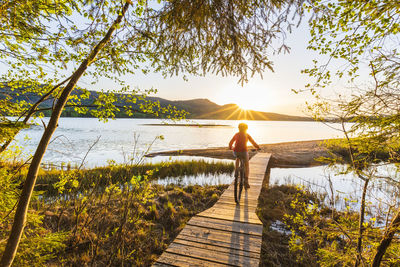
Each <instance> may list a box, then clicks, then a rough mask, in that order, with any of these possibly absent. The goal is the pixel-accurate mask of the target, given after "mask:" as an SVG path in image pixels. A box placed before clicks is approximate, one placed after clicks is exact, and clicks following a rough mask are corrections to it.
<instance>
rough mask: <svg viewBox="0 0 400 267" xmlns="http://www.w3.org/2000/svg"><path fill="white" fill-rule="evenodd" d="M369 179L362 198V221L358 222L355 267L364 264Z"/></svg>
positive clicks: (366, 180)
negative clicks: (366, 200) (363, 239)
mask: <svg viewBox="0 0 400 267" xmlns="http://www.w3.org/2000/svg"><path fill="white" fill-rule="evenodd" d="M368 183H369V179H368V178H367V179H365V180H364V187H363V192H362V197H361V206H360V220H359V222H358V238H357V259H356V262H355V264H354V266H358V265H359V264H360V263H361V262H362V260H363V259H362V237H363V233H364V225H363V224H364V217H365V216H364V214H365V197H366V194H367V189H368Z"/></svg>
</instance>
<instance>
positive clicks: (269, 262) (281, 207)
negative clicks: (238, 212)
mask: <svg viewBox="0 0 400 267" xmlns="http://www.w3.org/2000/svg"><path fill="white" fill-rule="evenodd" d="M297 193H298V189H297V188H296V187H295V186H292V185H279V186H272V187H269V188H263V189H262V191H261V194H260V198H259V204H258V210H257V215H258V216H259V218H260V220H261V221H262V222H263V237H262V240H263V242H262V245H261V259H260V266H266V267H267V266H319V265H318V264H317V261H316V258H315V257H311V255H308V256H310V257H308V258H307V259H306V260H305V261H304V262H301V263H299V262H298V261H297V259H296V257H295V255H294V254H293V253H291V252H290V251H289V238H290V235H289V234H288V233H285V232H284V230H286V231H287V229H285V228H283V229H281V230H282V231H277V230H274V229H273V228H271V226H272V225H273V224H274V223H276V222H283V221H284V216H285V214H295V213H296V211H295V210H293V208H292V207H291V205H290V203H291V202H292V201H293V200H294V199H295V197H296V194H297ZM303 197H304V201H306V200H307V199H308V198H312V196H311V195H304V196H303Z"/></svg>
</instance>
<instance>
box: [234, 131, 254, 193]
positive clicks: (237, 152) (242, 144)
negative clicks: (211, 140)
mask: <svg viewBox="0 0 400 267" xmlns="http://www.w3.org/2000/svg"><path fill="white" fill-rule="evenodd" d="M238 128H239V132H238V133H236V134H235V135H234V136H233V138H232V139H231V141H230V142H229V149H232V145H233V143H235V146H234V148H233V155H234V156H235V158H236V162H235V169H237V168H238V167H239V158H241V159H243V161H244V164H245V175H244V177H245V182H244V183H245V184H244V187H245V188H246V189H247V188H250V185H249V153H248V152H247V142H248V141H250V142H251V143H252V144H253V146H254V147H255V148H257V149H260V146H259V145H257V143H256V142H255V141H254V140H253V138H251V136H250V135H249V134H248V133H247V129H248V126H247V124H246V123H240V124H239V127H238Z"/></svg>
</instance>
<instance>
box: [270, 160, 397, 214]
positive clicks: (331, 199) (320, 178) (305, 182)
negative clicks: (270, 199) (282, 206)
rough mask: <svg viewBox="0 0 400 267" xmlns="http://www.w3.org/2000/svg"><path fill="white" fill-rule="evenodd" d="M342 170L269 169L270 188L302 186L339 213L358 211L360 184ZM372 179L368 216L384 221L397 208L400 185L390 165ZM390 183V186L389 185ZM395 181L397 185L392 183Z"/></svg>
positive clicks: (369, 191) (377, 168)
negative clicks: (342, 211)
mask: <svg viewBox="0 0 400 267" xmlns="http://www.w3.org/2000/svg"><path fill="white" fill-rule="evenodd" d="M343 170H344V167H343V166H340V165H337V166H335V168H331V167H327V166H318V167H312V168H286V169H282V168H272V169H271V175H270V185H281V184H291V185H296V186H298V185H301V186H303V187H304V188H306V189H307V190H310V191H312V192H318V193H320V194H321V195H324V196H325V202H326V204H327V205H331V204H332V203H333V205H334V207H335V208H336V209H338V210H345V209H348V208H349V209H350V210H358V209H359V207H360V203H359V202H358V201H359V200H360V199H361V194H362V189H363V184H364V183H363V181H362V180H361V179H360V178H358V177H357V176H355V175H354V174H353V173H343ZM375 172H376V173H375V176H376V177H378V178H376V179H373V180H371V181H370V183H369V188H368V192H367V199H366V200H367V204H368V209H367V213H368V214H375V215H374V216H378V217H379V216H380V217H381V218H384V217H385V215H386V213H387V211H388V210H389V208H390V206H393V205H395V206H398V204H399V196H400V187H399V184H398V181H400V179H399V178H400V177H399V173H398V172H397V168H396V166H395V165H393V164H388V165H383V166H377V167H376V169H375ZM390 181H392V182H390ZM395 181H397V182H395Z"/></svg>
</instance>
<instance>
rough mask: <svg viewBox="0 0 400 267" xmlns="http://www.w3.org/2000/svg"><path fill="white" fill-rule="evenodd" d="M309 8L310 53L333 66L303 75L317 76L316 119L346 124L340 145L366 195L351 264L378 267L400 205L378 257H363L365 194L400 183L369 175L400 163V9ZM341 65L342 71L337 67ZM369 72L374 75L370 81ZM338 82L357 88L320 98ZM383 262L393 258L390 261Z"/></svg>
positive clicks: (394, 5) (357, 5)
mask: <svg viewBox="0 0 400 267" xmlns="http://www.w3.org/2000/svg"><path fill="white" fill-rule="evenodd" d="M308 9H309V10H310V11H312V12H314V14H315V15H314V18H313V20H312V21H311V22H310V26H311V31H310V32H311V37H312V38H311V40H310V43H309V49H312V50H316V51H318V52H319V53H320V54H323V55H327V56H328V61H327V62H321V61H317V60H316V61H314V62H315V65H314V66H313V67H312V68H310V69H306V70H305V71H304V72H305V73H307V74H309V75H310V77H313V78H315V83H310V84H308V85H307V88H308V89H309V90H311V91H312V92H313V93H315V94H316V95H317V99H316V100H317V102H316V104H315V105H313V106H310V110H311V111H312V112H314V114H315V115H316V117H317V118H324V117H325V118H326V117H327V116H336V118H337V119H338V120H339V121H341V122H342V124H343V125H345V122H351V123H352V127H351V129H346V127H343V132H344V133H345V135H346V139H345V140H343V142H342V143H341V145H342V146H343V147H344V148H346V149H347V150H348V155H349V162H350V165H349V166H348V170H347V171H352V172H354V173H355V174H356V175H357V176H358V177H359V178H360V179H361V181H362V182H363V192H364V193H363V194H362V197H361V199H360V200H359V201H360V210H359V214H358V218H359V223H358V237H357V242H356V253H357V257H356V258H355V260H354V265H355V266H358V265H361V264H363V265H364V264H365V261H369V262H370V263H371V264H372V265H373V266H379V265H380V264H381V262H382V261H383V260H384V255H385V252H386V250H387V249H388V247H389V246H390V244H391V242H392V241H393V238H394V236H395V233H397V232H398V230H399V220H400V217H399V216H400V213H399V211H400V207H399V206H398V205H397V207H396V208H394V209H390V208H389V209H388V210H387V211H386V212H387V213H388V218H389V219H390V221H391V223H387V224H386V228H385V230H384V231H382V232H380V234H381V237H380V238H381V240H379V241H377V240H375V241H376V242H377V244H378V245H377V246H376V247H375V252H374V253H372V254H368V256H367V255H366V254H365V253H364V251H365V250H366V246H364V244H363V240H364V239H366V238H367V239H368V238H370V237H366V236H365V234H364V231H365V229H366V227H365V221H364V220H365V210H366V200H365V192H366V191H367V190H368V188H369V186H370V183H371V182H372V181H374V180H377V179H380V180H382V181H384V182H385V183H387V184H394V188H397V187H399V186H400V183H399V182H400V181H399V180H398V176H395V177H385V176H384V177H382V175H380V174H378V173H377V172H371V169H376V168H377V165H380V164H381V165H383V164H385V162H399V151H400V150H399V131H398V129H399V123H400V121H399V118H400V116H399V115H400V112H399V111H400V110H399V104H400V103H399V100H400V90H399V89H400V87H399V75H400V73H399V69H400V60H399V59H400V57H399V56H400V54H399V52H400V51H399V45H400V43H399V38H398V37H399V33H400V24H399V23H400V4H399V3H398V2H395V1H337V2H321V1H310V3H309V5H308ZM337 66H340V67H339V68H337ZM367 71H369V75H368V76H369V78H368V79H365V75H364V76H363V73H366V72H367ZM337 79H345V80H347V81H348V84H349V86H350V87H351V88H352V91H351V95H349V94H348V95H346V96H343V95H342V96H339V98H338V99H337V100H334V101H332V100H326V99H324V98H322V97H321V96H319V95H318V92H320V89H321V88H327V87H328V86H332V82H333V81H336V80H337ZM386 260H389V258H388V257H387V258H386Z"/></svg>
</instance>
